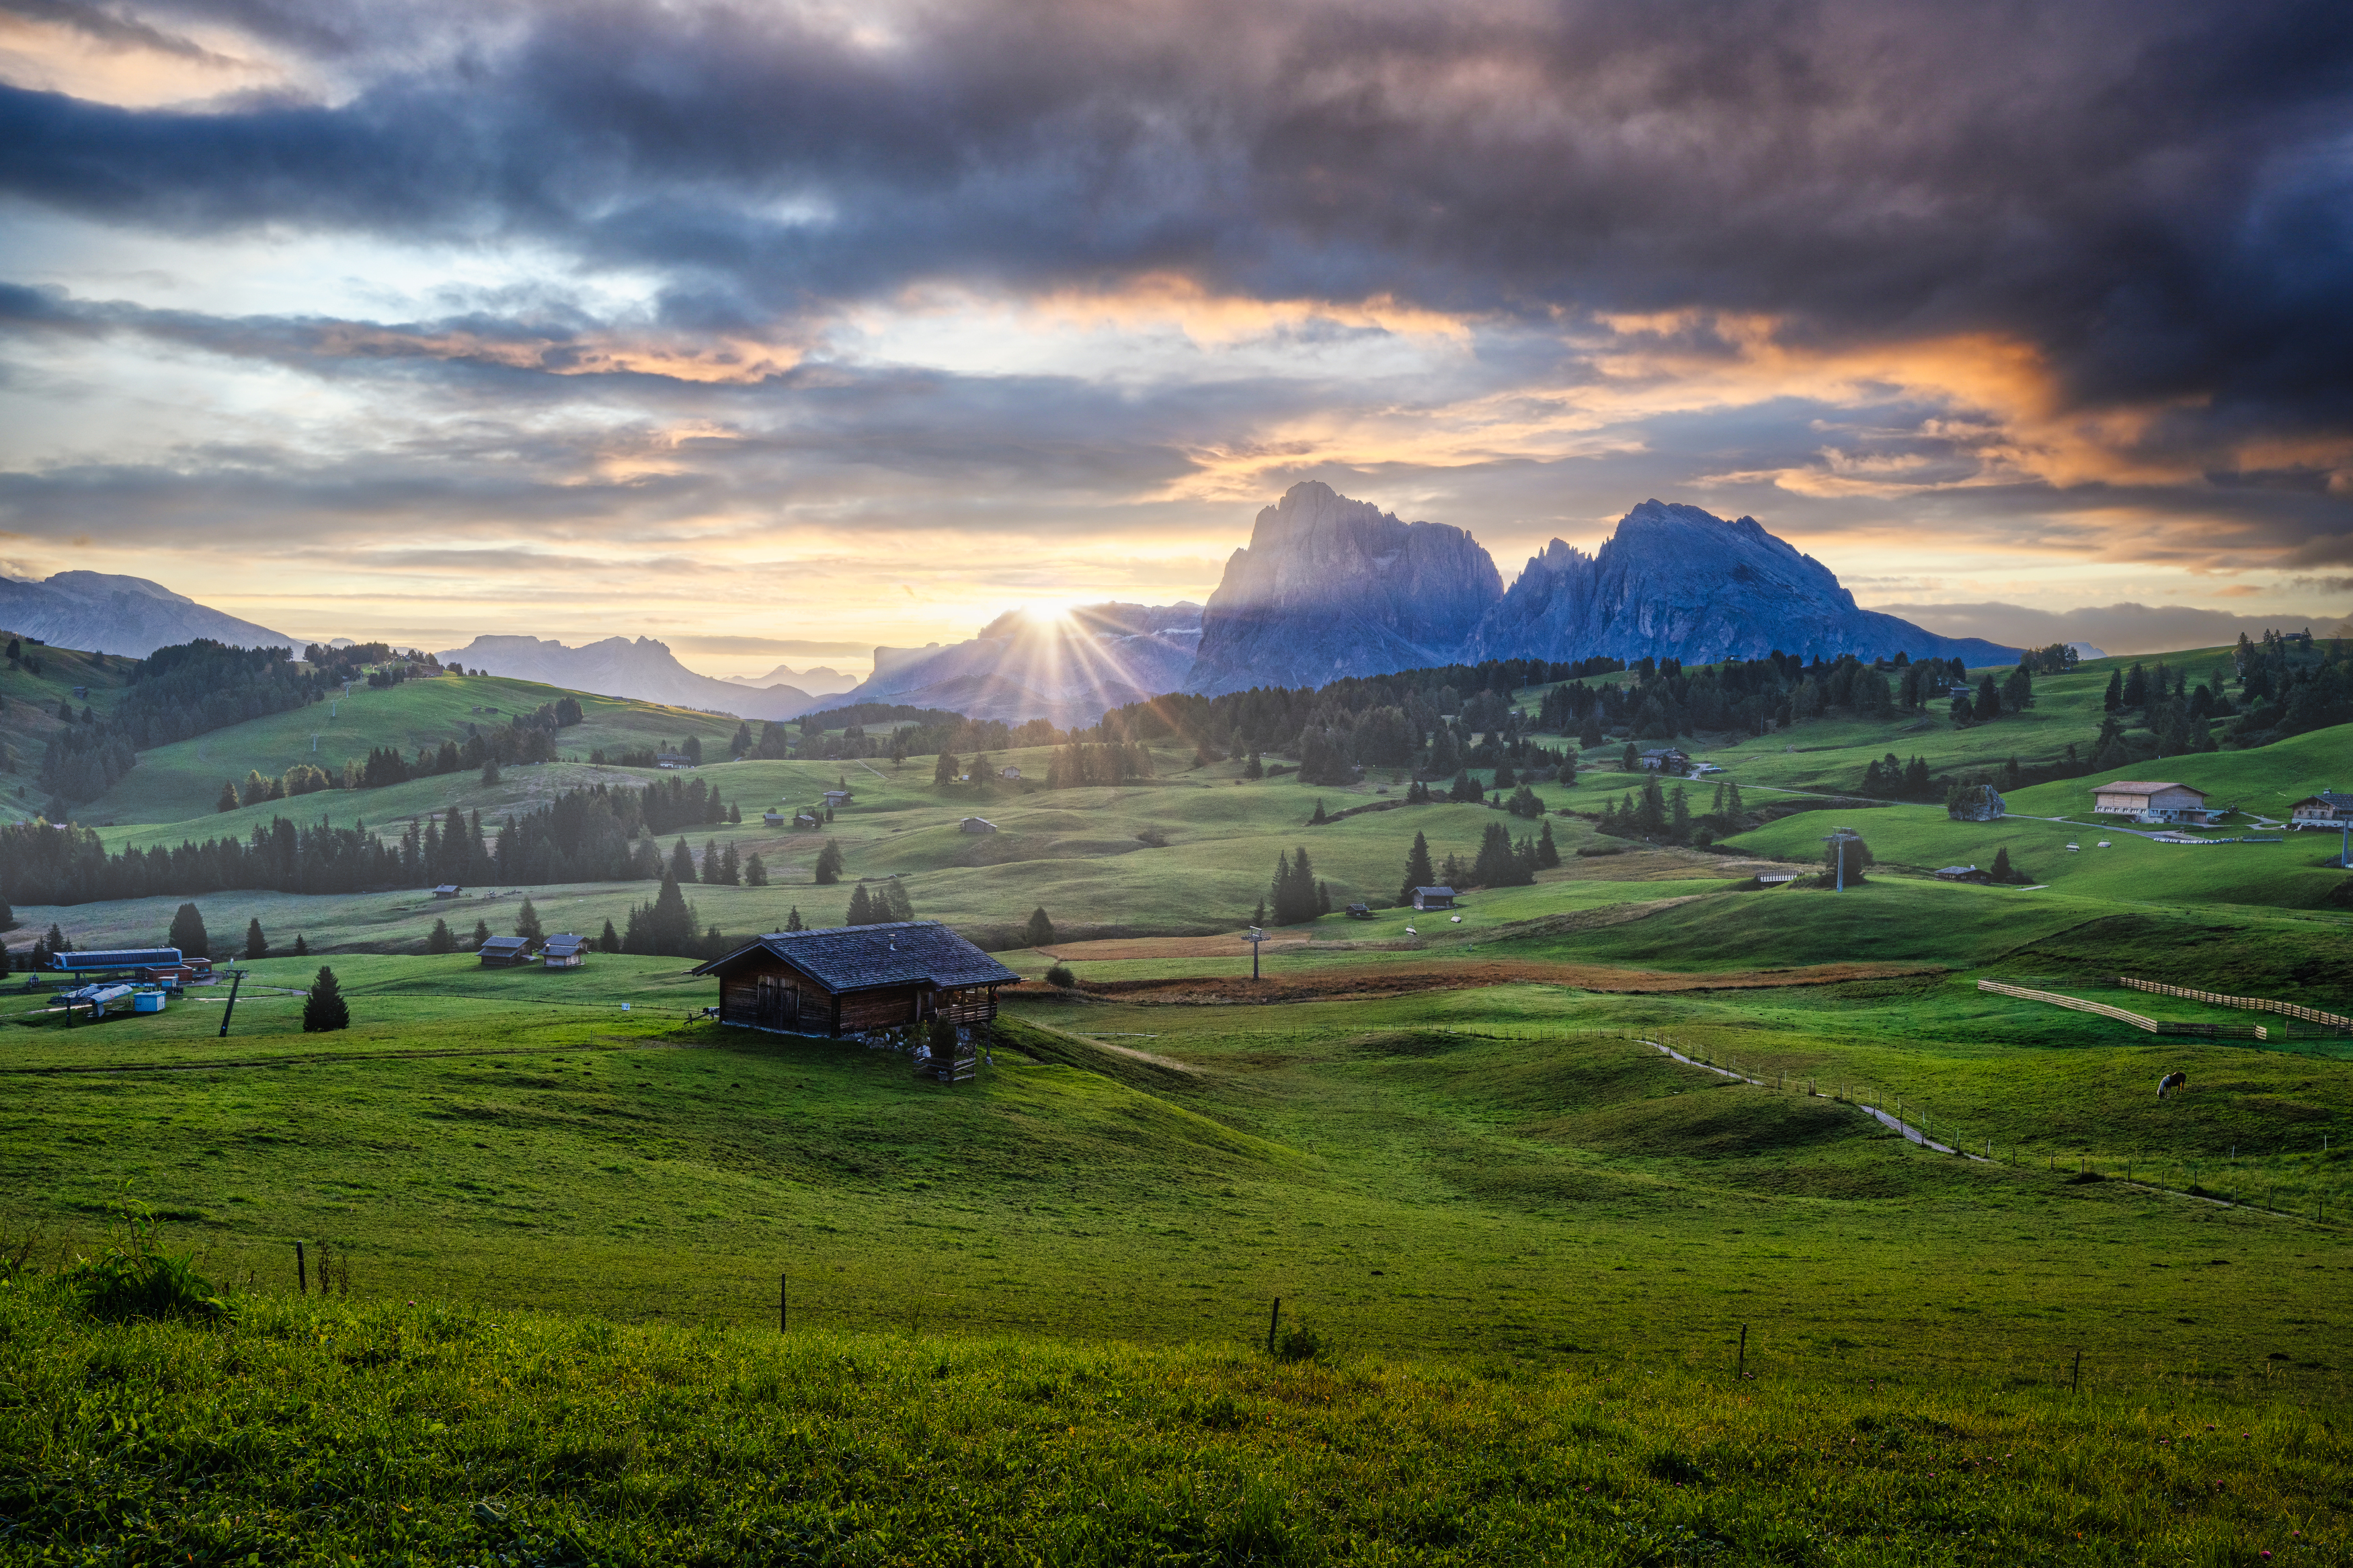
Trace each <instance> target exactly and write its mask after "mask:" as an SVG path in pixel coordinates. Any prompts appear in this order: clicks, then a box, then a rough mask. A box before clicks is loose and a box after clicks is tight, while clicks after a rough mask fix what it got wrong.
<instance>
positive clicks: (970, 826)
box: [956, 816, 997, 833]
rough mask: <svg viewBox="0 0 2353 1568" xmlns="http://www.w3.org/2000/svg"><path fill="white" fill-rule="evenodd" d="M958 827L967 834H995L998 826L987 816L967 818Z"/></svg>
mask: <svg viewBox="0 0 2353 1568" xmlns="http://www.w3.org/2000/svg"><path fill="white" fill-rule="evenodd" d="M956 826H959V827H961V828H963V829H964V831H965V832H966V833H994V832H996V831H997V824H995V823H993V822H991V821H989V820H988V818H987V817H985V816H967V817H965V819H964V820H963V821H962V822H960V823H958V824H957V825H956Z"/></svg>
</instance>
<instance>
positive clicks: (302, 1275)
mask: <svg viewBox="0 0 2353 1568" xmlns="http://www.w3.org/2000/svg"><path fill="white" fill-rule="evenodd" d="M294 1289H295V1290H296V1292H297V1293H299V1294H301V1295H304V1296H307V1295H309V1294H310V1293H311V1275H310V1271H309V1268H308V1266H307V1265H306V1263H305V1262H304V1260H303V1258H302V1244H301V1242H299V1241H298V1242H296V1243H295V1244H294Z"/></svg>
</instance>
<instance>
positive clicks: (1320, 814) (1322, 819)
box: [1307, 795, 1331, 827]
mask: <svg viewBox="0 0 2353 1568" xmlns="http://www.w3.org/2000/svg"><path fill="white" fill-rule="evenodd" d="M1330 820H1331V818H1329V817H1327V816H1324V797H1323V796H1322V795H1317V796H1316V797H1315V815H1314V816H1311V817H1309V818H1308V819H1307V826H1310V827H1320V826H1323V825H1324V823H1326V822H1328V821H1330Z"/></svg>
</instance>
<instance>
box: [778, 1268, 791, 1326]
mask: <svg viewBox="0 0 2353 1568" xmlns="http://www.w3.org/2000/svg"><path fill="white" fill-rule="evenodd" d="M786 1300H788V1298H787V1297H786V1294H785V1275H784V1271H783V1270H781V1269H779V1270H778V1271H777V1273H776V1332H778V1333H780V1334H781V1333H783V1332H784V1331H785V1306H786Z"/></svg>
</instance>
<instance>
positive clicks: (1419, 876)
mask: <svg viewBox="0 0 2353 1568" xmlns="http://www.w3.org/2000/svg"><path fill="white" fill-rule="evenodd" d="M1437 885H1438V873H1437V871H1436V870H1435V869H1433V868H1431V866H1430V840H1429V838H1427V837H1424V836H1423V835H1422V834H1420V833H1416V834H1415V835H1414V836H1413V847H1412V848H1410V849H1409V850H1407V851H1406V856H1405V882H1404V884H1403V885H1402V886H1400V887H1399V888H1398V903H1400V904H1409V903H1411V902H1413V890H1414V889H1416V888H1433V887H1436V886H1437Z"/></svg>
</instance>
